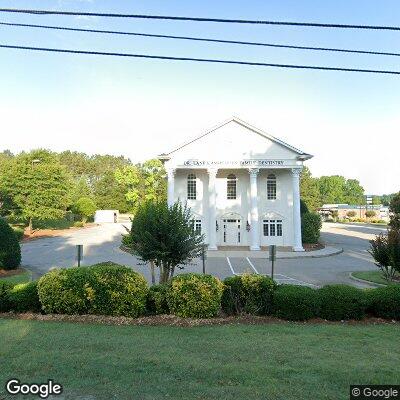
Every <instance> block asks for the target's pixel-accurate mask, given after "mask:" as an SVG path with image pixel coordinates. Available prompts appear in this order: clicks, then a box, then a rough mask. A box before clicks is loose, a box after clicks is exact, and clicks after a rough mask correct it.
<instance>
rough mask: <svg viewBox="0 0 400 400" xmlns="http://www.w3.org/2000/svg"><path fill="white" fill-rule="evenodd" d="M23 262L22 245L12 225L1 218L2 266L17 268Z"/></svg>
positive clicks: (0, 266) (0, 264) (0, 255)
mask: <svg viewBox="0 0 400 400" xmlns="http://www.w3.org/2000/svg"><path fill="white" fill-rule="evenodd" d="M20 263H21V247H20V245H19V241H18V238H17V236H16V234H15V232H14V230H13V229H12V228H11V226H10V225H9V224H8V223H7V222H6V221H5V220H4V219H2V218H0V268H3V269H15V268H17V267H19V265H20Z"/></svg>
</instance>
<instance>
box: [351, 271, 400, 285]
mask: <svg viewBox="0 0 400 400" xmlns="http://www.w3.org/2000/svg"><path fill="white" fill-rule="evenodd" d="M352 275H353V276H354V277H355V278H359V279H364V280H365V281H368V282H374V283H381V284H383V285H387V284H388V281H387V280H386V279H385V278H384V277H383V275H382V272H381V271H358V272H353V273H352ZM392 284H394V285H398V283H392Z"/></svg>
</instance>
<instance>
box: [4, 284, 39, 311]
mask: <svg viewBox="0 0 400 400" xmlns="http://www.w3.org/2000/svg"><path fill="white" fill-rule="evenodd" d="M9 301H10V309H11V310H13V311H16V312H27V311H32V312H39V311H40V310H41V308H42V307H41V304H40V301H39V296H38V289H37V281H34V282H29V283H21V284H19V285H15V286H14V287H13V288H12V289H11V290H10V292H9Z"/></svg>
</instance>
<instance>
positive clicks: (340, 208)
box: [318, 204, 389, 221]
mask: <svg viewBox="0 0 400 400" xmlns="http://www.w3.org/2000/svg"><path fill="white" fill-rule="evenodd" d="M349 211H354V212H355V213H356V215H355V216H354V217H352V218H361V219H366V218H367V217H366V215H365V213H366V212H367V211H374V212H375V216H373V217H370V218H371V219H382V220H385V221H388V220H389V208H388V207H384V206H382V205H380V204H379V205H372V204H371V205H366V206H365V205H362V206H358V205H350V204H324V205H323V206H322V207H321V208H319V209H318V212H319V214H320V215H321V216H322V217H323V218H324V219H328V218H332V217H333V216H334V214H336V213H337V218H339V219H345V218H349V217H348V212H349Z"/></svg>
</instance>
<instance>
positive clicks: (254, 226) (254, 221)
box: [249, 168, 260, 250]
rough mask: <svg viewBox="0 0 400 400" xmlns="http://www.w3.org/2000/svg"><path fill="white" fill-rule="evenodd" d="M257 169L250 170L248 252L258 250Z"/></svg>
mask: <svg viewBox="0 0 400 400" xmlns="http://www.w3.org/2000/svg"><path fill="white" fill-rule="evenodd" d="M258 171H259V170H258V168H250V169H249V174H250V210H251V214H250V215H251V223H250V235H251V244H250V250H260V229H259V227H258V204H257V175H258Z"/></svg>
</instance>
